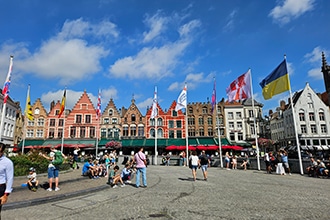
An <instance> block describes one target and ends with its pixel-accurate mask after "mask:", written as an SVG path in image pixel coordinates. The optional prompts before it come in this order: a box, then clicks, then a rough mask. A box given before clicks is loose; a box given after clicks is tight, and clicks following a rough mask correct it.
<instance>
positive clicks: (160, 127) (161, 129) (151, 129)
mask: <svg viewBox="0 0 330 220" xmlns="http://www.w3.org/2000/svg"><path fill="white" fill-rule="evenodd" d="M151 112H152V107H151V108H149V109H148V110H147V113H146V116H145V119H146V122H145V124H146V131H145V133H146V138H155V135H156V131H155V130H156V128H157V138H164V134H165V133H168V131H167V127H166V126H165V121H166V114H165V112H164V111H163V109H162V108H161V107H160V105H159V103H157V116H156V117H155V118H153V119H152V118H150V117H151ZM156 121H157V122H156ZM156 123H157V126H156Z"/></svg>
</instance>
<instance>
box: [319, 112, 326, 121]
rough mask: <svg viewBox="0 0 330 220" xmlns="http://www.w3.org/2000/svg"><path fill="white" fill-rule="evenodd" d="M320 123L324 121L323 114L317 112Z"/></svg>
mask: <svg viewBox="0 0 330 220" xmlns="http://www.w3.org/2000/svg"><path fill="white" fill-rule="evenodd" d="M319 118H320V121H325V118H324V112H319Z"/></svg>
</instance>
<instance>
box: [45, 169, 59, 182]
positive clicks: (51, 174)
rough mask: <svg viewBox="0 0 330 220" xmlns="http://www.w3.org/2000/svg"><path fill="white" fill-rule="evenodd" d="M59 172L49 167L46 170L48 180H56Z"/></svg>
mask: <svg viewBox="0 0 330 220" xmlns="http://www.w3.org/2000/svg"><path fill="white" fill-rule="evenodd" d="M58 173H59V170H58V168H56V167H49V168H48V179H50V178H58Z"/></svg>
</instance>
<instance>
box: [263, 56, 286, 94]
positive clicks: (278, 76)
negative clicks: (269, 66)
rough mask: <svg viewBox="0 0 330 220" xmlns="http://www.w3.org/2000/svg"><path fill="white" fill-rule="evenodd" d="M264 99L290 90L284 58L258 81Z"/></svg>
mask: <svg viewBox="0 0 330 220" xmlns="http://www.w3.org/2000/svg"><path fill="white" fill-rule="evenodd" d="M259 84H260V86H261V88H262V95H263V97H264V99H266V100H267V99H271V98H272V97H273V96H274V95H277V94H280V93H282V92H285V91H288V90H290V83H289V74H288V70H287V67H286V60H285V59H284V60H283V62H282V63H281V64H280V65H278V67H276V69H275V70H273V72H271V73H270V74H269V75H268V76H267V77H266V78H265V79H263V80H262V81H261V82H260V83H259Z"/></svg>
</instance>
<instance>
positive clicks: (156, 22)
mask: <svg viewBox="0 0 330 220" xmlns="http://www.w3.org/2000/svg"><path fill="white" fill-rule="evenodd" d="M168 22H169V18H167V17H162V16H161V11H160V10H159V11H158V12H157V13H156V14H154V15H153V16H151V17H150V16H148V15H147V17H146V19H145V20H144V23H145V24H146V25H147V26H148V27H150V30H149V31H148V32H143V37H144V38H143V40H142V41H143V43H149V42H150V41H152V40H153V39H154V38H156V37H158V36H160V35H161V34H162V33H164V32H165V31H166V29H167V26H166V24H167V23H168Z"/></svg>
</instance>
